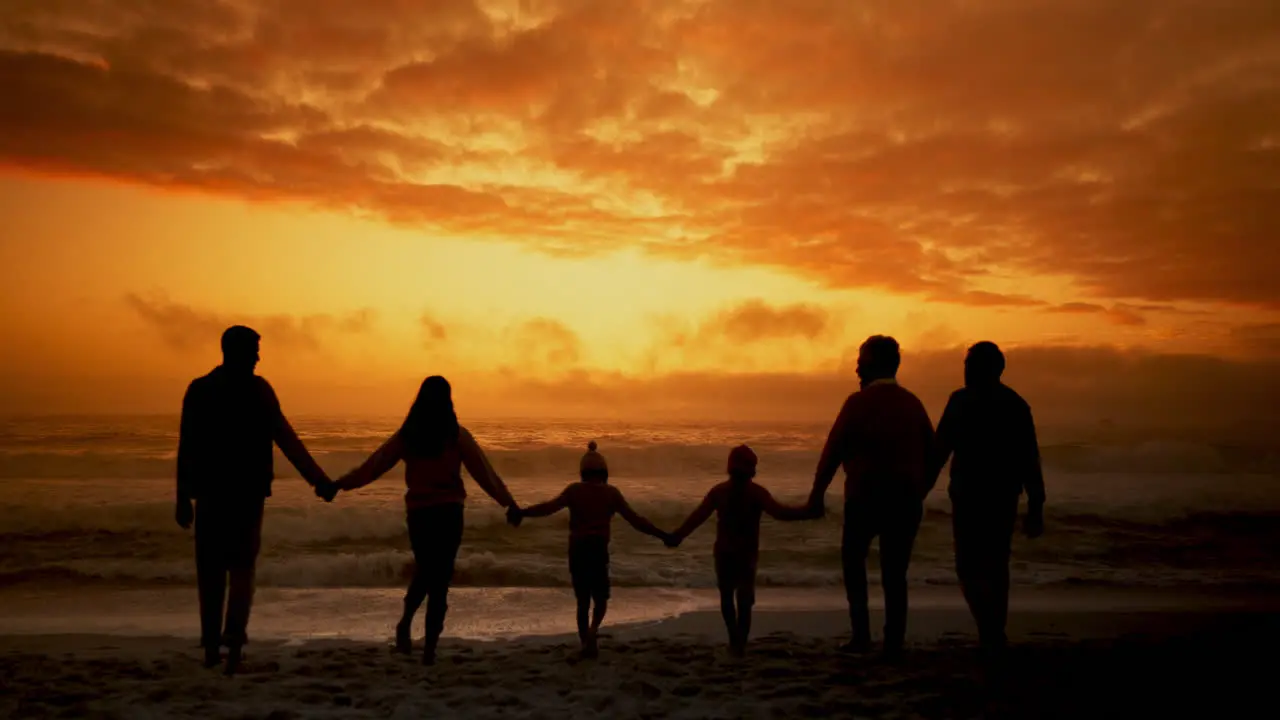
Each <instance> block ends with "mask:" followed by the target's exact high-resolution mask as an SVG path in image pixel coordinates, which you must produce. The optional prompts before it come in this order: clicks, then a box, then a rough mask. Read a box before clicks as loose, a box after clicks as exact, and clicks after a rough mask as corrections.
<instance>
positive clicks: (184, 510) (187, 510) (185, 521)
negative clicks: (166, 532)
mask: <svg viewBox="0 0 1280 720" xmlns="http://www.w3.org/2000/svg"><path fill="white" fill-rule="evenodd" d="M195 517H196V513H195V509H194V508H193V507H191V501H190V500H179V501H178V502H177V504H176V505H174V508H173V519H174V520H175V521H176V522H177V523H178V527H180V528H182V529H183V530H189V529H190V528H191V522H192V521H193V520H195Z"/></svg>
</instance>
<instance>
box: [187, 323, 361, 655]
mask: <svg viewBox="0 0 1280 720" xmlns="http://www.w3.org/2000/svg"><path fill="white" fill-rule="evenodd" d="M260 339H261V336H260V335H258V333H257V332H255V331H254V330H252V329H250V328H247V327H244V326H242V325H236V326H233V327H230V328H227V330H226V331H225V332H224V333H223V334H222V364H221V365H219V366H218V367H216V368H214V369H213V371H212V372H210V373H209V374H208V375H205V376H203V377H199V378H196V379H195V380H193V381H192V382H191V384H190V385H189V386H188V387H187V392H186V395H185V396H184V397H183V399H182V424H181V428H180V430H179V436H178V476H177V504H176V507H175V510H174V517H175V519H176V520H177V522H178V525H179V526H181V527H182V528H183V529H184V530H185V529H187V528H190V527H191V524H192V522H193V521H194V523H195V541H196V584H197V585H198V587H199V593H200V644H201V645H202V646H203V647H204V657H205V666H206V667H213V666H215V665H217V664H218V663H219V662H221V660H222V657H221V647H222V645H226V646H227V666H226V672H227V674H228V675H231V674H233V673H234V672H235V671H236V669H237V668H238V666H239V664H240V658H241V652H242V647H243V646H244V644H245V643H246V642H248V637H247V634H246V629H247V627H248V624H249V608H250V606H251V605H252V603H253V590H254V570H255V564H256V562H257V558H258V550H259V548H260V546H261V540H262V513H263V509H264V506H265V504H266V499H267V498H268V497H270V496H271V482H272V480H273V478H274V477H275V473H274V468H273V458H272V445H273V444H275V445H279V446H280V450H281V451H282V452H283V453H284V455H285V457H287V458H288V459H289V462H291V463H293V466H294V467H295V468H297V469H298V472H299V473H301V474H302V477H303V478H305V479H306V481H307V482H308V483H310V484H311V485H312V486H313V487H314V488H315V491H316V495H317V496H319V497H322V498H324V500H325V501H331V500H333V497H334V495H336V494H337V488H336V486H334V484H333V483H332V481H330V480H329V477H328V476H327V475H326V474H325V472H324V470H322V469H321V468H320V466H319V465H317V464H316V462H315V460H314V459H312V457H311V454H310V453H308V452H307V449H306V447H304V446H303V444H302V441H301V440H299V439H298V435H297V434H296V433H295V432H294V431H293V427H292V426H290V425H289V421H288V420H286V419H285V417H284V414H283V413H282V412H281V411H280V401H279V400H278V399H277V398H276V394H275V391H274V390H273V389H272V388H271V384H270V383H268V382H267V381H266V379H264V378H262V377H260V376H258V375H256V374H254V368H255V367H257V364H258V359H259V356H258V343H259V340H260ZM192 501H195V506H194V507H193V506H192ZM228 577H229V578H230V583H229V584H230V593H229V595H227V586H228ZM224 596H226V597H225V598H224ZM224 600H225V603H226V611H227V614H226V624H225V626H224V625H223V616H222V610H223V603H224Z"/></svg>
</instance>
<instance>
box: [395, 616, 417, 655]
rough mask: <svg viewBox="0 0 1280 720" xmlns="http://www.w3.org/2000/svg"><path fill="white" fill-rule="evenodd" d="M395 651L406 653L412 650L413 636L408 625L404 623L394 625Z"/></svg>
mask: <svg viewBox="0 0 1280 720" xmlns="http://www.w3.org/2000/svg"><path fill="white" fill-rule="evenodd" d="M394 650H395V652H397V653H400V654H401V655H408V654H410V653H412V652H413V637H412V636H411V635H410V626H409V625H407V624H405V623H400V624H398V625H396V644H395V648H394Z"/></svg>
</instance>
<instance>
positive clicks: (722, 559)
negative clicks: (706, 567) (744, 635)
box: [715, 555, 738, 647]
mask: <svg viewBox="0 0 1280 720" xmlns="http://www.w3.org/2000/svg"><path fill="white" fill-rule="evenodd" d="M715 559H716V587H718V588H719V589H720V615H721V617H723V618H724V627H725V630H727V631H728V633H729V645H730V646H733V647H737V645H738V611H737V610H736V609H735V608H734V606H733V591H734V582H733V568H732V567H731V565H732V563H731V562H730V561H729V558H728V557H726V556H724V555H716V556H715Z"/></svg>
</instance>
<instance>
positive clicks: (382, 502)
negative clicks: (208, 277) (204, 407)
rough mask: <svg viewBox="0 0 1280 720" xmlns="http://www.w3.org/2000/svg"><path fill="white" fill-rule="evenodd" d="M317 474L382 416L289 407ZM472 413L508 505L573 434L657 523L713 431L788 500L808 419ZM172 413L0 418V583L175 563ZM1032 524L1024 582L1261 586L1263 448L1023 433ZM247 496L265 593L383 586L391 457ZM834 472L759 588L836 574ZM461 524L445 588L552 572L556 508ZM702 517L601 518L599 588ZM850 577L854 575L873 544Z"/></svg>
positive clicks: (157, 574) (408, 560) (488, 511)
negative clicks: (375, 473) (453, 570)
mask: <svg viewBox="0 0 1280 720" xmlns="http://www.w3.org/2000/svg"><path fill="white" fill-rule="evenodd" d="M292 422H293V423H294V425H295V427H296V428H297V430H298V432H299V434H300V435H301V437H302V438H303V440H304V442H305V443H306V444H307V446H308V448H310V450H311V451H312V453H313V454H314V455H315V457H316V459H317V460H318V461H319V462H320V464H321V465H322V466H323V467H324V468H325V469H326V471H328V472H329V473H330V474H331V475H333V476H334V477H337V476H338V475H339V474H341V473H342V472H345V471H346V470H348V469H350V468H352V467H354V466H355V465H357V464H358V463H359V462H360V461H361V460H363V458H364V457H366V456H367V454H368V453H369V452H371V451H372V450H374V449H375V448H376V447H377V446H378V444H379V443H380V442H381V441H382V440H383V439H384V438H385V437H387V436H388V435H389V434H390V433H391V432H392V431H394V429H395V427H396V426H397V424H398V419H397V418H384V419H333V418H293V419H292ZM464 423H465V424H466V425H467V426H468V427H469V428H470V429H471V430H472V432H473V433H474V434H475V436H476V437H477V439H478V440H479V442H480V444H481V446H482V447H483V448H484V449H485V450H486V452H487V453H488V455H489V457H490V460H491V462H492V464H493V465H494V467H495V468H496V469H497V471H498V472H499V473H500V474H501V475H502V476H503V478H504V479H505V481H506V482H507V484H508V486H509V487H510V488H511V490H512V492H513V494H514V495H515V497H516V498H517V500H518V501H519V502H520V503H521V504H524V505H527V504H531V503H534V502H538V501H541V500H545V499H548V498H550V497H552V496H554V495H555V494H556V493H558V492H559V491H560V489H561V488H563V486H564V485H565V484H567V483H569V482H572V481H573V480H574V479H575V471H576V468H577V461H578V458H579V456H580V455H581V453H582V452H583V451H584V450H585V447H586V444H587V442H588V441H589V440H596V441H597V442H598V443H599V444H600V450H601V452H602V453H604V455H605V456H606V457H607V458H608V461H609V464H610V468H611V475H612V477H611V482H612V483H613V484H614V485H616V486H617V487H618V488H619V489H620V490H622V492H623V493H624V494H625V496H626V497H627V498H628V500H629V501H630V502H631V504H632V505H633V507H635V508H636V509H637V510H638V511H639V512H640V513H641V514H643V515H645V516H647V517H648V518H649V519H651V520H652V521H654V522H655V523H656V524H658V526H660V527H662V528H664V529H674V528H675V526H677V525H678V524H679V523H680V522H682V521H683V519H684V518H685V517H686V516H687V515H688V514H689V513H690V512H691V511H692V510H693V508H694V507H695V506H696V505H697V503H698V501H699V500H700V499H701V498H702V496H703V494H704V493H705V492H706V491H707V490H708V489H709V488H710V487H711V486H712V485H713V484H715V483H716V482H718V481H720V480H721V479H723V476H724V473H723V469H724V463H725V459H726V456H727V453H728V450H729V448H730V447H732V446H733V445H735V444H737V443H741V442H745V443H748V444H750V445H752V446H753V447H754V448H755V449H756V451H757V453H758V454H759V456H760V468H759V477H758V480H759V482H761V483H762V484H764V485H765V486H766V487H768V488H769V489H770V490H771V491H772V492H773V493H774V494H775V495H776V496H777V497H778V498H779V499H780V500H782V501H784V502H796V503H799V502H802V501H803V500H804V498H805V497H806V496H807V494H808V490H809V486H810V483H811V479H812V473H813V468H814V465H815V464H816V461H817V456H818V453H819V452H820V450H821V446H822V442H823V440H824V438H825V435H826V431H827V426H826V425H825V424H803V423H794V424H787V423H775V424H765V423H736V424H723V425H711V424H693V423H688V424H679V423H661V424H659V423H648V424H646V423H619V422H601V423H589V422H581V421H563V422H560V421H531V420H489V421H473V422H468V421H466V419H465V418H464ZM177 426H178V422H177V418H176V417H166V416H146V417H40V418H37V417H29V418H9V419H6V420H3V421H0V486H2V487H3V488H4V491H3V493H2V494H0V586H9V587H14V586H22V587H30V588H41V589H47V590H56V589H59V588H62V589H70V588H81V587H93V586H101V587H110V588H116V589H119V588H126V589H128V588H136V589H145V588H162V587H167V586H191V585H193V583H194V581H195V575H194V573H195V568H194V562H193V541H192V537H191V535H190V533H188V532H184V531H183V530H181V529H179V528H178V527H177V526H176V525H175V524H174V522H173V519H172V518H173V468H174V453H175V449H176V445H177ZM1042 445H1043V450H1042V452H1043V456H1044V465H1045V475H1046V484H1047V492H1048V498H1049V500H1048V506H1047V511H1046V521H1047V532H1046V535H1045V536H1044V537H1042V538H1040V539H1038V540H1035V541H1030V540H1026V539H1025V538H1022V537H1021V536H1019V537H1018V538H1017V539H1016V541H1015V544H1014V561H1013V582H1014V583H1015V585H1036V586H1055V585H1056V586H1080V585H1085V586H1115V587H1126V588H1151V589H1155V588H1170V587H1177V588H1187V587H1194V588H1198V589H1202V590H1208V589H1213V588H1229V587H1247V588H1258V587H1272V586H1277V585H1280V567H1278V566H1277V564H1276V562H1275V558H1276V557H1277V556H1280V522H1277V521H1280V492H1277V490H1278V489H1280V485H1278V483H1280V462H1278V461H1277V455H1276V454H1275V453H1274V452H1270V451H1266V450H1259V449H1257V448H1252V449H1250V448H1232V447H1228V446H1221V445H1209V444H1204V445H1197V444H1193V443H1187V442H1185V441H1178V442H1172V441H1161V440H1158V439H1156V440H1151V439H1148V440H1142V441H1138V442H1134V441H1126V442H1124V443H1122V442H1118V441H1117V442H1110V443H1109V442H1101V441H1098V440H1097V439H1096V438H1095V439H1092V440H1091V441H1090V442H1087V443H1085V442H1073V441H1070V439H1069V437H1067V438H1066V439H1061V438H1050V439H1048V440H1045V441H1042ZM276 472H277V476H278V477H277V480H276V481H275V485H274V490H275V494H274V496H273V497H272V498H271V499H270V501H269V503H268V506H267V514H266V520H265V528H264V539H263V550H262V557H261V561H260V563H259V572H258V583H259V586H260V587H262V588H265V589H270V588H281V589H296V590H307V589H321V588H386V589H391V588H400V587H402V586H403V585H404V584H405V582H406V580H407V577H408V575H409V574H410V573H411V571H412V557H411V555H410V553H409V549H408V538H407V535H406V532H405V527H404V510H403V499H402V492H403V480H402V478H403V474H402V471H401V469H400V468H397V469H396V470H393V471H392V472H391V473H389V474H388V475H387V476H385V477H383V478H382V479H381V480H379V481H378V482H376V483H374V484H373V485H371V486H368V487H366V488H363V489H361V490H358V491H355V492H351V493H343V494H341V495H339V496H338V498H337V500H335V501H334V502H333V503H332V504H325V503H323V502H322V501H320V500H318V499H317V498H316V497H315V496H314V495H313V494H312V492H311V489H310V488H309V487H308V486H307V485H306V484H305V483H304V482H303V481H301V480H300V479H298V477H297V473H296V472H295V471H294V470H293V468H292V467H291V466H290V465H289V464H288V462H287V461H285V460H284V459H283V458H282V457H280V456H277V459H276ZM945 480H946V479H945V476H944V478H943V480H942V482H940V483H939V487H938V488H937V489H936V490H935V491H934V492H933V494H932V495H931V496H930V497H929V499H928V501H927V503H926V514H925V519H924V522H923V525H922V528H921V531H920V535H919V538H918V540H917V543H916V548H915V554H914V556H913V561H912V568H911V575H910V577H911V581H912V583H914V584H917V585H954V584H955V574H954V570H953V564H952V546H951V535H950V523H949V520H950V518H949V502H948V500H947V497H946V494H945V490H944V487H945ZM841 482H842V476H841V475H838V476H837V478H836V481H835V483H833V485H832V489H831V491H830V493H829V495H828V500H827V506H828V510H829V511H828V515H827V517H826V518H825V519H823V520H820V521H810V522H792V523H780V522H775V521H773V520H770V519H767V518H766V520H765V527H764V528H763V530H762V541H761V544H762V548H761V562H760V584H761V585H762V586H764V587H774V588H831V589H835V588H838V587H839V585H840V582H841V573H840V527H841V512H840V511H841V506H842V501H841V487H842V486H841ZM467 487H468V493H469V498H468V505H467V511H466V514H467V519H466V523H467V527H466V534H465V537H464V541H463V546H462V551H461V555H460V557H459V561H458V565H457V574H456V577H455V581H454V584H455V586H456V587H460V588H466V587H473V588H566V587H567V586H568V583H569V576H568V568H567V565H566V560H565V547H566V543H567V524H568V518H567V516H566V515H565V514H560V515H558V516H554V517H552V518H548V519H537V520H528V521H526V522H525V524H524V525H523V526H521V527H520V528H518V529H517V528H511V527H509V526H508V525H507V524H506V523H505V522H504V518H503V514H502V512H501V509H500V508H498V507H497V506H496V505H495V504H494V503H493V502H492V501H491V500H490V499H489V498H488V497H487V496H485V495H484V494H483V492H482V491H480V489H479V488H478V487H477V486H476V485H475V484H474V483H473V482H471V481H470V480H469V479H468V480H467ZM713 523H714V519H713V520H712V521H710V522H709V523H708V524H707V525H706V526H704V527H703V528H701V529H700V530H699V531H698V532H697V533H695V534H694V535H693V536H692V537H691V538H690V539H689V540H687V541H686V542H685V543H684V544H683V545H682V546H681V547H680V548H678V549H667V548H665V547H663V545H662V544H661V543H660V542H658V541H656V540H654V539H652V538H649V537H648V536H644V535H641V534H640V533H638V532H635V531H634V530H632V529H630V528H629V527H627V526H626V524H625V522H624V521H623V520H621V518H618V519H616V520H615V527H614V541H613V566H612V567H613V570H612V572H613V582H614V585H615V586H616V587H619V588H661V589H664V590H678V589H699V588H712V587H714V576H713V570H712V563H711V549H710V548H711V542H712V539H713V536H714V528H713V527H712V524H713ZM871 563H872V582H873V583H874V582H876V578H875V575H876V573H875V570H874V566H875V563H876V560H875V557H874V552H873V557H872V560H871Z"/></svg>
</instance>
